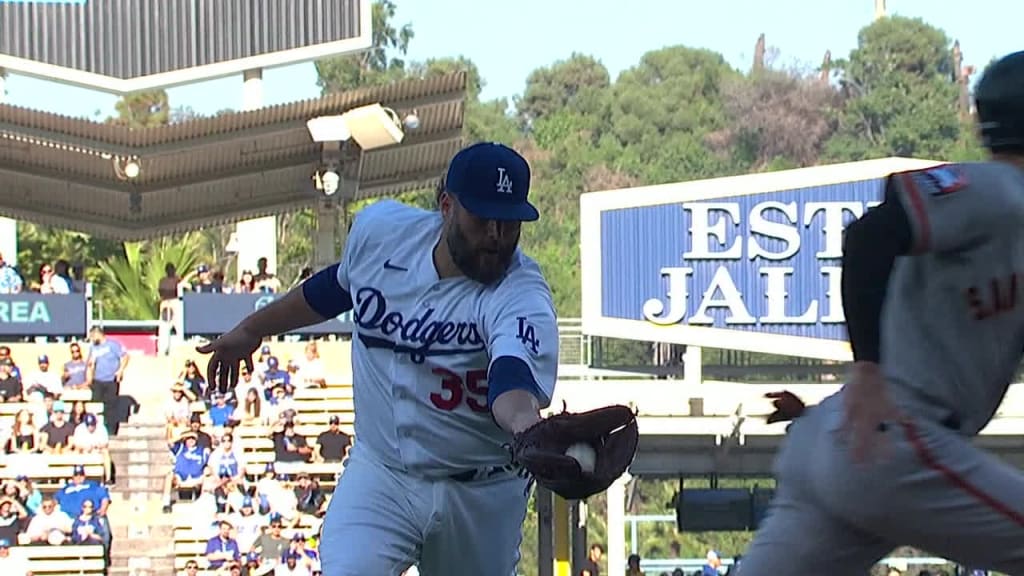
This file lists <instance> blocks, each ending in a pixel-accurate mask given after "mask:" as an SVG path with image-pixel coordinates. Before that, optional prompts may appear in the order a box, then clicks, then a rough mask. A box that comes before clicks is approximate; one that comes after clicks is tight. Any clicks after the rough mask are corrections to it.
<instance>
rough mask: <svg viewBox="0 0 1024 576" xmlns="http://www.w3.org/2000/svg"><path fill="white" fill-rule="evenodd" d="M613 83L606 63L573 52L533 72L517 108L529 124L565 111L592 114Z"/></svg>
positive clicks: (517, 103) (527, 79)
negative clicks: (565, 57)
mask: <svg viewBox="0 0 1024 576" xmlns="http://www.w3.org/2000/svg"><path fill="white" fill-rule="evenodd" d="M610 84H611V80H610V76H609V74H608V69H607V68H605V66H604V64H601V62H599V61H598V60H597V59H596V58H594V57H592V56H588V55H585V54H579V53H574V54H572V55H571V56H570V57H569V58H568V59H567V60H560V61H558V62H555V63H554V64H552V65H551V66H547V67H544V68H538V69H536V70H534V71H533V72H531V73H530V75H529V76H528V77H527V78H526V90H525V91H524V92H523V96H522V98H520V99H518V101H517V102H516V108H517V111H518V113H519V116H520V118H521V119H522V120H523V122H524V123H526V124H527V125H529V124H531V123H533V122H535V121H536V120H539V119H541V118H544V117H545V116H547V115H548V114H551V113H553V112H557V111H563V110H566V109H568V110H573V111H576V112H580V113H584V114H586V113H591V112H594V111H595V110H596V108H598V107H599V106H600V105H601V102H602V95H603V93H604V91H605V90H606V89H607V88H608V86H609V85H610Z"/></svg>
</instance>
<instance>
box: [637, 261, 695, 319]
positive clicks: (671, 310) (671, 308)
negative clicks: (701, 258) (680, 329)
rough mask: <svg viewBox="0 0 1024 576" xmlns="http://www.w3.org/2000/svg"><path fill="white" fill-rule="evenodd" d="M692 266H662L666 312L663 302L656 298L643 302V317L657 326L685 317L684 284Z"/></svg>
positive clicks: (687, 279)
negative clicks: (666, 282)
mask: <svg viewBox="0 0 1024 576" xmlns="http://www.w3.org/2000/svg"><path fill="white" fill-rule="evenodd" d="M690 274H693V268H662V269H661V275H662V277H664V278H665V279H666V280H668V296H666V300H668V312H666V311H665V304H663V303H662V301H661V300H658V299H657V298H651V299H650V300H648V301H647V302H644V307H643V313H644V319H646V320H647V321H648V322H651V323H653V324H658V325H659V326H669V325H671V324H678V323H679V322H682V320H683V318H685V317H686V298H687V293H686V285H687V284H688V283H689V278H690Z"/></svg>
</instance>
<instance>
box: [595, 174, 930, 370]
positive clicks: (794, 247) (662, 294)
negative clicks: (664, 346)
mask: <svg viewBox="0 0 1024 576" xmlns="http://www.w3.org/2000/svg"><path fill="white" fill-rule="evenodd" d="M899 160H904V159H886V161H869V162H864V163H857V164H843V165H838V166H835V167H828V166H824V167H816V168H810V169H802V170H791V171H785V172H774V173H769V174H758V175H752V176H743V177H737V178H728V179H720V180H711V181H703V182H692V183H684V184H679V185H669V186H658V187H650V188H642V189H632V190H627V191H614V192H599V193H595V194H594V196H593V197H591V198H588V196H590V195H584V196H583V199H582V200H581V220H582V222H581V226H582V228H583V231H582V237H583V252H584V254H583V255H582V256H583V257H582V261H583V268H584V270H583V275H582V276H583V282H584V286H585V287H586V288H585V289H584V290H583V294H584V298H583V300H584V310H583V316H584V317H583V321H584V330H585V331H587V332H588V333H591V334H595V335H602V336H612V337H616V336H618V337H626V338H634V339H642V340H652V341H662V342H676V343H682V344H691V345H703V346H709V347H716V348H732V349H741V350H751V351H761V352H772V353H782V354H791V355H797V356H803V355H806V356H811V357H821V358H834V359H837V360H841V359H845V357H846V355H847V354H848V350H849V349H848V346H847V344H846V330H845V325H844V323H845V318H844V314H843V305H842V297H841V291H840V282H841V277H842V276H841V272H842V270H841V260H842V248H843V232H844V230H845V227H846V226H847V225H848V224H849V223H850V222H852V221H853V220H854V219H856V218H859V217H860V216H861V215H862V214H863V213H864V212H865V211H866V210H867V209H869V208H870V207H872V206H874V205H877V204H878V203H879V202H880V201H881V199H882V196H883V188H884V182H885V176H886V175H887V174H888V173H891V172H894V171H898V170H901V169H911V168H916V167H918V166H917V164H919V163H921V162H923V161H915V160H906V161H905V162H898V161H899ZM894 161H897V162H894ZM907 163H909V164H910V165H906V164H907ZM894 164H895V165H894ZM927 164H928V165H932V164H934V163H927ZM597 286H599V287H600V288H599V289H596V288H595V287H597Z"/></svg>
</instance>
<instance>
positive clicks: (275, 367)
mask: <svg viewBox="0 0 1024 576" xmlns="http://www.w3.org/2000/svg"><path fill="white" fill-rule="evenodd" d="M262 382H263V391H264V395H265V396H264V397H265V398H266V399H267V400H270V399H271V398H272V396H271V393H272V391H273V390H274V389H275V388H278V387H282V388H285V390H287V387H288V386H290V385H291V375H290V374H288V372H287V371H285V370H281V368H280V364H279V362H278V360H277V356H270V357H268V358H267V370H266V372H264V373H263V379H262Z"/></svg>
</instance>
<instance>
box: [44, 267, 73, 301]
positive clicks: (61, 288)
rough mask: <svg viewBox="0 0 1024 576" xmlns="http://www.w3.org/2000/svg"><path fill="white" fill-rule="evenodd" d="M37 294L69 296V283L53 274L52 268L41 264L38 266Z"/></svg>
mask: <svg viewBox="0 0 1024 576" xmlns="http://www.w3.org/2000/svg"><path fill="white" fill-rule="evenodd" d="M38 292H39V293H40V294H70V293H71V282H69V281H67V280H65V279H64V278H62V277H60V276H58V275H57V274H55V273H54V271H53V266H50V265H49V264H43V265H41V266H39V290H38Z"/></svg>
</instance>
